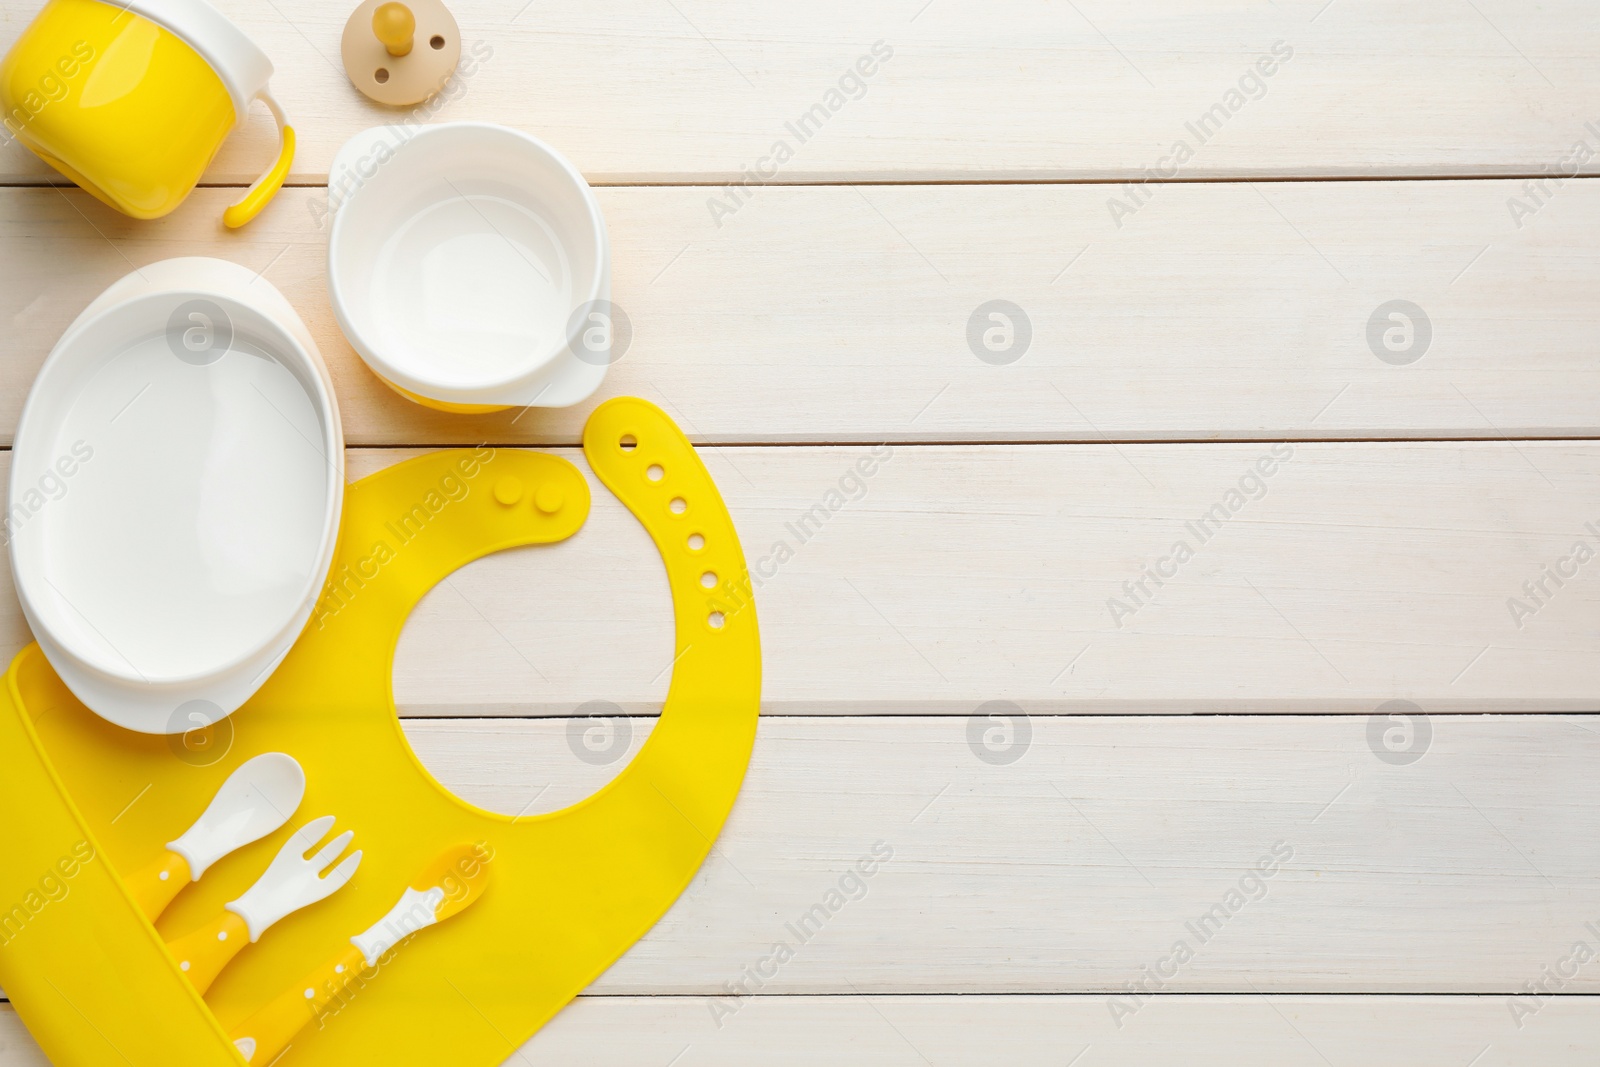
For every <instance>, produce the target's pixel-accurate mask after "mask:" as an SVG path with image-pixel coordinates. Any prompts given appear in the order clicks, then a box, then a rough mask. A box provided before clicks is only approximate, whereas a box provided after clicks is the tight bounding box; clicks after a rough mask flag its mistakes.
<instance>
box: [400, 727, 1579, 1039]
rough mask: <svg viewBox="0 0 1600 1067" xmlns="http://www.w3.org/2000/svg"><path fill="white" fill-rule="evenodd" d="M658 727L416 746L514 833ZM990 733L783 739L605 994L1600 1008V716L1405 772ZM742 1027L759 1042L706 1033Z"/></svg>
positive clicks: (1329, 731)
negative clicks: (590, 741) (1586, 999)
mask: <svg viewBox="0 0 1600 1067" xmlns="http://www.w3.org/2000/svg"><path fill="white" fill-rule="evenodd" d="M650 725H651V724H650V721H649V720H633V721H628V722H627V725H626V727H625V732H626V736H627V741H626V743H625V744H619V745H617V746H616V748H615V749H614V750H613V755H614V761H613V762H612V763H610V764H603V765H602V764H596V763H595V762H594V751H593V750H585V753H586V755H587V756H588V757H589V758H582V757H580V756H579V754H578V751H577V750H575V749H574V747H573V746H572V742H571V739H570V738H569V731H568V727H567V725H566V724H564V723H561V722H550V721H541V720H512V721H506V720H471V721H465V722H444V721H437V720H434V721H427V722H409V723H407V724H406V732H407V734H408V736H409V737H410V738H411V741H412V743H413V745H414V747H415V749H416V751H417V753H418V756H419V758H421V759H422V760H423V761H424V763H425V764H426V765H427V766H428V767H429V768H430V769H431V770H432V771H433V772H434V773H435V774H436V775H437V776H438V777H439V778H440V780H441V781H442V782H443V783H444V784H445V785H446V787H447V788H450V789H452V790H454V791H455V792H456V793H457V794H458V795H459V796H461V797H462V798H463V799H465V800H467V801H469V802H472V803H476V804H480V805H483V806H485V807H488V808H490V809H492V810H498V811H501V812H506V813H514V812H519V811H522V812H537V811H541V810H554V809H557V808H560V807H561V806H563V805H564V804H568V803H573V802H576V801H577V800H579V799H581V798H582V797H583V796H585V795H587V794H588V793H589V792H592V791H593V790H594V789H597V788H599V786H600V785H601V784H603V782H604V781H606V780H608V779H609V778H610V777H611V776H613V775H614V774H615V773H616V772H617V771H618V770H620V769H621V768H622V767H623V766H625V763H626V758H627V757H628V756H631V755H632V754H633V753H636V752H637V751H638V749H639V747H640V746H641V745H642V744H643V743H644V742H645V740H646V739H647V737H648V736H649V733H650ZM968 730H969V727H968V724H967V723H966V722H965V721H963V720H952V719H949V718H940V717H914V718H842V717H836V718H827V719H818V718H807V717H795V718H779V719H771V720H768V721H765V722H763V723H762V728H761V732H760V735H759V737H758V739H757V744H756V749H755V754H754V758H753V760H752V763H751V767H750V771H749V774H748V776H747V778H746V781H745V785H744V791H743V793H742V794H741V796H740V800H739V804H738V805H737V806H736V808H735V809H734V812H733V815H732V817H731V819H730V821H729V823H728V824H727V826H726V828H725V829H724V832H723V834H722V836H721V837H720V838H719V840H718V842H717V845H716V847H715V849H714V852H713V854H712V856H711V858H710V859H709V860H708V861H707V863H706V866H705V867H704V868H703V869H702V871H701V872H700V874H699V875H697V876H696V878H695V880H694V882H693V883H692V884H691V885H690V887H689V888H688V889H687V890H686V891H685V893H684V895H683V896H682V897H681V898H680V899H679V900H678V902H677V903H676V904H675V905H674V906H673V907H672V908H671V910H670V911H669V912H668V913H667V915H666V916H665V917H664V918H663V919H662V920H661V922H660V923H659V924H657V926H656V927H654V928H653V929H652V930H651V932H650V933H649V934H648V935H646V937H645V938H643V939H642V940H641V941H640V942H639V943H638V944H637V945H635V946H634V948H633V949H631V950H630V951H629V952H628V953H627V954H626V955H625V956H624V957H623V958H622V959H621V960H619V961H618V962H617V963H616V964H615V965H614V966H612V967H611V969H610V970H608V971H607V972H606V973H605V974H604V975H603V976H602V977H601V978H600V979H598V980H597V981H596V983H595V984H594V986H593V987H592V988H591V990H590V992H593V993H597V994H606V995H616V996H632V995H641V996H644V995H649V996H655V995H662V994H673V995H679V996H687V997H697V998H720V997H728V996H730V995H731V994H730V992H729V988H728V983H734V984H735V988H737V986H738V983H744V987H745V990H746V991H747V992H748V993H752V994H753V993H760V994H763V995H769V996H790V995H801V994H804V995H814V994H815V995H823V994H828V995H837V994H846V995H848V994H907V995H909V994H918V995H932V994H982V993H989V994H999V993H1017V994H1045V993H1072V994H1086V995H1092V996H1093V997H1094V998H1095V999H1096V1000H1098V1005H1097V1008H1096V1010H1097V1011H1098V1012H1101V1013H1104V1016H1105V1017H1106V1018H1107V1019H1108V1020H1109V1021H1112V1022H1121V1023H1122V1024H1123V1026H1122V1027H1118V1028H1117V1029H1128V1028H1130V1027H1132V1026H1134V1025H1135V1024H1141V1025H1142V1024H1143V1023H1144V1022H1145V1021H1146V1017H1147V1013H1148V1014H1159V1012H1158V1011H1157V1009H1155V1008H1154V1007H1152V1006H1151V1005H1149V1004H1147V1003H1145V1002H1144V998H1142V997H1140V996H1138V995H1136V992H1137V991H1138V990H1137V987H1138V986H1141V985H1142V987H1143V988H1144V989H1145V990H1148V991H1149V992H1151V993H1160V994H1163V995H1169V996H1170V995H1176V994H1192V993H1213V994H1221V993H1228V994H1239V995H1244V996H1249V995H1253V994H1256V993H1317V994H1320V993H1360V992H1367V993H1394V994H1401V993H1404V994H1418V995H1421V994H1476V995H1480V996H1482V997H1484V998H1489V999H1486V1001H1485V1008H1484V1010H1485V1013H1486V1014H1492V1015H1494V1016H1495V1017H1498V1018H1500V1019H1501V1020H1503V1024H1502V1025H1503V1026H1504V1028H1505V1030H1506V1031H1508V1032H1511V1031H1515V1030H1517V1029H1528V1028H1533V1027H1537V1026H1542V1025H1543V1024H1544V1023H1545V1022H1546V1018H1545V1011H1546V1009H1547V1008H1548V1007H1549V1005H1547V1004H1544V1003H1543V1002H1542V1001H1539V1000H1535V999H1533V998H1532V996H1531V994H1533V993H1541V995H1542V992H1543V991H1547V992H1549V993H1559V994H1563V995H1568V994H1578V993H1587V994H1593V993H1595V992H1596V991H1597V989H1600V963H1596V962H1594V960H1593V959H1592V958H1586V957H1589V956H1593V955H1600V952H1597V947H1600V933H1597V932H1596V930H1597V929H1600V908H1597V905H1596V904H1595V899H1596V890H1597V889H1600V859H1597V857H1596V855H1595V853H1594V850H1592V849H1580V848H1573V847H1572V842H1573V841H1574V840H1575V839H1578V838H1580V837H1581V835H1582V834H1583V833H1584V832H1586V829H1585V828H1586V827H1587V826H1588V825H1589V813H1590V812H1592V811H1593V810H1594V806H1595V804H1596V803H1600V783H1597V782H1596V780H1595V776H1594V775H1593V773H1592V770H1593V762H1594V757H1595V754H1596V752H1595V745H1596V744H1597V741H1596V734H1597V732H1600V731H1597V730H1596V722H1595V720H1594V718H1593V717H1592V716H1590V717H1581V716H1580V717H1567V718H1563V717H1549V716H1434V717H1432V718H1431V720H1430V722H1429V730H1430V735H1429V740H1428V742H1427V744H1426V745H1425V746H1424V747H1421V748H1419V749H1418V751H1420V752H1421V753H1422V754H1421V757H1420V758H1419V759H1417V760H1416V761H1415V762H1411V763H1408V764H1404V763H1396V762H1392V761H1389V760H1385V759H1381V758H1379V756H1378V755H1377V754H1376V753H1375V752H1374V751H1373V749H1372V748H1371V747H1369V741H1368V722H1367V720H1366V718H1365V717H1364V716H1307V717H1266V716H1263V717H1229V718H1221V719H1212V718H1196V717H1172V718H1168V717H1161V718H1129V717H1111V718H1101V717H1092V718H1068V717H1057V716H1036V717H1033V718H1032V719H1031V720H1030V721H1029V723H1028V729H1027V741H1026V742H1025V743H1019V746H1018V748H1016V749H1014V750H1012V751H1013V754H1015V753H1018V752H1020V755H1018V756H1017V758H1016V759H1015V760H1014V761H1012V762H1010V763H996V762H993V761H992V760H987V759H983V758H980V752H990V753H993V752H995V751H998V750H997V749H992V748H991V749H986V748H983V746H982V741H981V740H979V741H977V742H975V743H969V733H968ZM1014 736H1020V735H1014ZM530 802H531V803H530ZM860 872H864V873H860ZM808 917H809V918H808ZM1180 944H1181V945H1183V946H1185V948H1184V949H1183V950H1180V949H1179V947H1178V946H1179V945H1180ZM779 945H781V946H783V949H785V950H787V955H783V954H782V951H781V950H780V949H779V948H777V947H776V946H779ZM1580 945H1581V946H1583V947H1582V948H1579V946H1580ZM780 956H781V958H780ZM533 965H536V964H530V966H533ZM757 968H759V970H756V969H757ZM747 972H748V973H747ZM752 974H753V975H756V977H751V975H752ZM1157 983H1159V984H1157ZM1541 985H1542V986H1543V987H1544V990H1543V991H1541V990H1540V988H1539V987H1540V986H1541ZM1130 990H1132V991H1130ZM1518 994H1530V995H1529V996H1526V997H1521V998H1519V999H1517V1000H1515V1001H1513V1002H1509V1003H1508V1001H1507V998H1508V997H1511V996H1514V995H1518ZM715 1004H722V1007H723V1008H724V1009H726V1008H733V1009H735V1010H733V1011H732V1012H731V1015H732V1016H737V1018H733V1019H730V1018H729V1015H730V1013H729V1012H727V1011H724V1010H719V1011H717V1012H716V1013H715V1015H716V1016H717V1018H718V1019H720V1021H722V1022H723V1023H724V1024H725V1026H724V1028H727V1025H732V1024H742V1023H743V1022H744V1021H745V1020H744V1016H743V1011H744V1009H745V1007H747V1005H744V1004H741V1003H740V1002H739V1001H738V1000H733V1001H730V1002H727V1003H724V1002H723V1001H721V1000H716V1001H714V1002H713V1003H704V1002H702V1003H699V1004H697V1005H695V1007H694V1011H695V1014H697V1015H698V1014H700V1013H704V1017H706V1018H707V1019H708V1020H710V1019H711V1017H712V1015H713V1007H714V1005H715ZM1513 1008H1515V1009H1516V1010H1515V1012H1513ZM753 1014H757V1015H758V1014H759V1012H753ZM713 1021H714V1020H713ZM1517 1022H1521V1023H1522V1024H1523V1026H1522V1027H1517V1026H1516V1025H1515V1024H1516V1023H1517Z"/></svg>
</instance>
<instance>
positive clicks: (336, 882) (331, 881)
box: [323, 848, 361, 893]
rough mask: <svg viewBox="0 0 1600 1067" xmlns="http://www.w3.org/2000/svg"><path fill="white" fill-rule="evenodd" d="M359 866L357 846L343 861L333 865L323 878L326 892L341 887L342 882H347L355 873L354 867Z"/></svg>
mask: <svg viewBox="0 0 1600 1067" xmlns="http://www.w3.org/2000/svg"><path fill="white" fill-rule="evenodd" d="M359 866H361V850H360V849H359V848H358V849H356V850H355V851H354V852H352V853H350V855H349V857H348V858H346V859H345V861H344V862H343V863H341V864H339V866H337V867H335V868H334V869H333V870H332V872H330V873H329V874H328V876H327V877H326V878H324V879H323V883H324V885H325V887H327V888H328V892H329V893H333V892H336V891H337V890H339V889H341V888H343V886H344V884H345V883H346V882H348V881H349V880H350V879H351V877H352V876H353V875H354V874H355V873H356V868H357V867H359Z"/></svg>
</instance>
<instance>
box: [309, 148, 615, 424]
mask: <svg viewBox="0 0 1600 1067" xmlns="http://www.w3.org/2000/svg"><path fill="white" fill-rule="evenodd" d="M329 199H330V206H331V209H332V211H333V219H334V222H333V232H332V233H331V235H330V236H329V240H328V293H329V296H330V298H331V300H332V303H333V311H334V314H335V315H336V316H337V317H338V320H339V325H340V327H341V328H342V329H343V330H344V333H345V336H346V337H348V338H349V340H350V343H351V345H352V346H354V348H355V350H356V351H357V352H358V353H359V354H360V355H361V358H362V359H364V360H365V361H366V363H367V365H368V366H369V367H371V368H372V370H373V371H374V372H375V373H377V375H378V376H379V377H381V378H383V379H384V380H385V381H386V382H388V383H389V384H390V385H391V386H394V387H396V388H397V389H399V390H400V391H401V392H402V393H404V394H407V395H409V396H410V397H411V398H412V399H414V400H420V401H422V402H423V403H429V404H431V405H433V406H435V407H442V408H445V409H446V410H457V411H461V410H467V411H471V410H493V409H495V408H504V407H514V406H534V407H564V406H566V405H568V404H575V403H577V402H578V401H580V400H583V399H584V398H586V397H588V396H589V395H590V394H592V393H593V392H594V391H595V389H597V388H599V385H600V381H601V379H602V378H603V377H604V376H605V369H606V366H607V364H608V363H610V362H611V360H610V351H611V350H610V347H609V330H608V329H607V330H600V331H596V330H594V329H593V328H592V327H593V323H594V322H595V321H597V320H595V319H593V318H592V314H593V313H594V312H595V311H596V310H598V312H599V313H600V314H602V315H606V316H609V313H610V303H609V301H610V297H611V248H610V242H609V240H608V239H607V237H606V227H605V220H604V218H602V217H601V214H600V205H599V203H598V202H597V201H596V200H595V197H594V193H593V191H592V190H590V188H589V186H588V183H586V182H585V181H584V180H583V176H582V175H581V174H579V173H578V171H577V170H576V169H575V168H574V167H573V166H572V164H571V163H569V162H567V160H566V159H565V158H563V157H562V156H561V155H560V154H559V153H557V152H556V151H555V150H554V149H553V148H551V147H549V146H548V145H546V144H545V143H544V142H542V141H540V140H538V139H537V138H534V137H530V136H529V135H527V134H525V133H522V132H521V131H519V130H513V129H510V128H509V127H505V126H495V125H492V124H488V123H477V122H457V123H445V124H442V125H438V126H424V127H420V128H418V127H406V126H386V127H378V128H377V129H371V130H367V131H365V132H363V133H360V134H357V135H356V136H355V137H354V138H352V139H351V140H350V141H348V142H347V143H346V144H345V145H344V147H343V148H341V149H340V150H339V154H338V156H337V157H336V158H335V160H334V162H333V166H332V168H331V170H330V177H329ZM606 321H607V322H609V317H608V318H607V320H606ZM597 339H598V343H597Z"/></svg>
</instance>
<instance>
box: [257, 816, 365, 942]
mask: <svg viewBox="0 0 1600 1067" xmlns="http://www.w3.org/2000/svg"><path fill="white" fill-rule="evenodd" d="M331 829H333V816H332V815H324V816H323V817H322V818H320V819H313V820H312V821H310V822H308V823H306V824H305V825H304V826H302V827H301V828H300V829H299V830H296V831H295V833H294V836H293V837H291V838H289V840H288V841H286V842H284V846H283V848H281V849H279V850H278V855H277V858H276V859H274V860H273V861H272V866H270V867H268V868H267V873H266V874H263V875H262V876H261V877H260V878H259V879H257V880H256V884H255V885H253V886H251V887H250V888H249V889H247V890H245V894H244V896H242V897H240V898H239V899H238V900H235V901H234V902H232V903H231V904H228V905H226V907H227V909H228V910H229V911H231V912H233V913H234V914H235V915H237V916H239V918H241V919H243V920H244V921H245V924H246V925H248V926H249V927H250V941H251V943H252V944H254V943H255V942H256V941H259V940H261V935H262V934H264V933H266V932H267V928H268V927H270V926H272V924H273V923H275V922H277V921H278V920H279V919H282V918H283V917H284V916H285V915H288V914H290V913H291V912H296V911H299V910H300V909H301V908H304V907H307V906H309V905H312V904H315V903H316V902H317V901H319V900H322V899H323V898H325V897H328V896H330V895H332V894H333V893H335V892H337V891H338V890H340V889H342V888H344V884H345V883H346V882H348V881H350V877H351V876H352V875H353V874H355V873H356V868H357V867H359V866H361V851H360V850H359V849H357V850H356V851H355V852H352V853H351V854H350V855H349V856H348V857H347V858H346V859H345V861H344V862H343V863H341V864H339V866H337V867H335V868H334V869H333V870H331V871H329V872H328V874H327V876H326V877H324V876H323V874H322V871H323V869H324V868H326V867H327V866H328V865H329V864H331V863H332V862H333V861H334V860H336V859H338V858H339V854H340V853H341V852H343V851H344V850H345V846H346V845H348V844H350V839H351V838H353V837H355V834H354V833H353V832H352V831H350V830H346V831H345V832H344V833H342V834H340V835H339V836H338V837H336V838H334V839H333V840H332V841H331V842H329V843H328V845H327V846H326V847H325V848H323V849H322V850H321V851H319V852H318V853H317V854H316V855H315V856H312V857H310V858H309V859H308V858H307V857H306V853H308V852H310V851H311V849H312V848H314V847H315V846H316V844H317V842H318V841H321V840H322V839H323V838H324V837H326V836H327V834H328V831H329V830H331Z"/></svg>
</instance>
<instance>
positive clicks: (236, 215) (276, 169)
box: [222, 92, 294, 230]
mask: <svg viewBox="0 0 1600 1067" xmlns="http://www.w3.org/2000/svg"><path fill="white" fill-rule="evenodd" d="M261 101H262V102H263V103H265V104H266V105H267V108H268V110H270V111H271V112H272V117H273V118H274V119H277V121H278V159H277V161H276V162H275V163H273V164H272V166H271V168H270V169H268V170H267V172H266V173H265V174H263V175H261V177H259V178H257V179H256V180H255V184H254V185H252V186H250V188H249V189H247V190H245V194H244V197H243V198H242V199H240V201H239V202H238V203H237V204H234V205H233V206H232V207H230V208H228V210H226V211H224V212H223V213H222V222H223V224H224V225H225V226H227V227H228V229H230V230H237V229H238V228H239V227H240V226H243V225H244V224H245V223H247V222H249V221H250V220H251V219H253V218H255V217H256V216H257V215H258V214H260V213H261V209H262V208H264V207H266V206H267V201H269V200H271V199H272V198H273V196H274V195H276V193H277V192H278V190H279V189H281V188H283V180H284V179H285V178H287V177H288V176H289V164H291V163H293V162H294V127H293V126H290V125H289V120H288V119H287V118H285V117H284V114H283V108H281V107H279V106H278V102H277V101H276V100H274V99H272V96H271V94H269V93H265V92H264V93H262V94H261Z"/></svg>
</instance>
